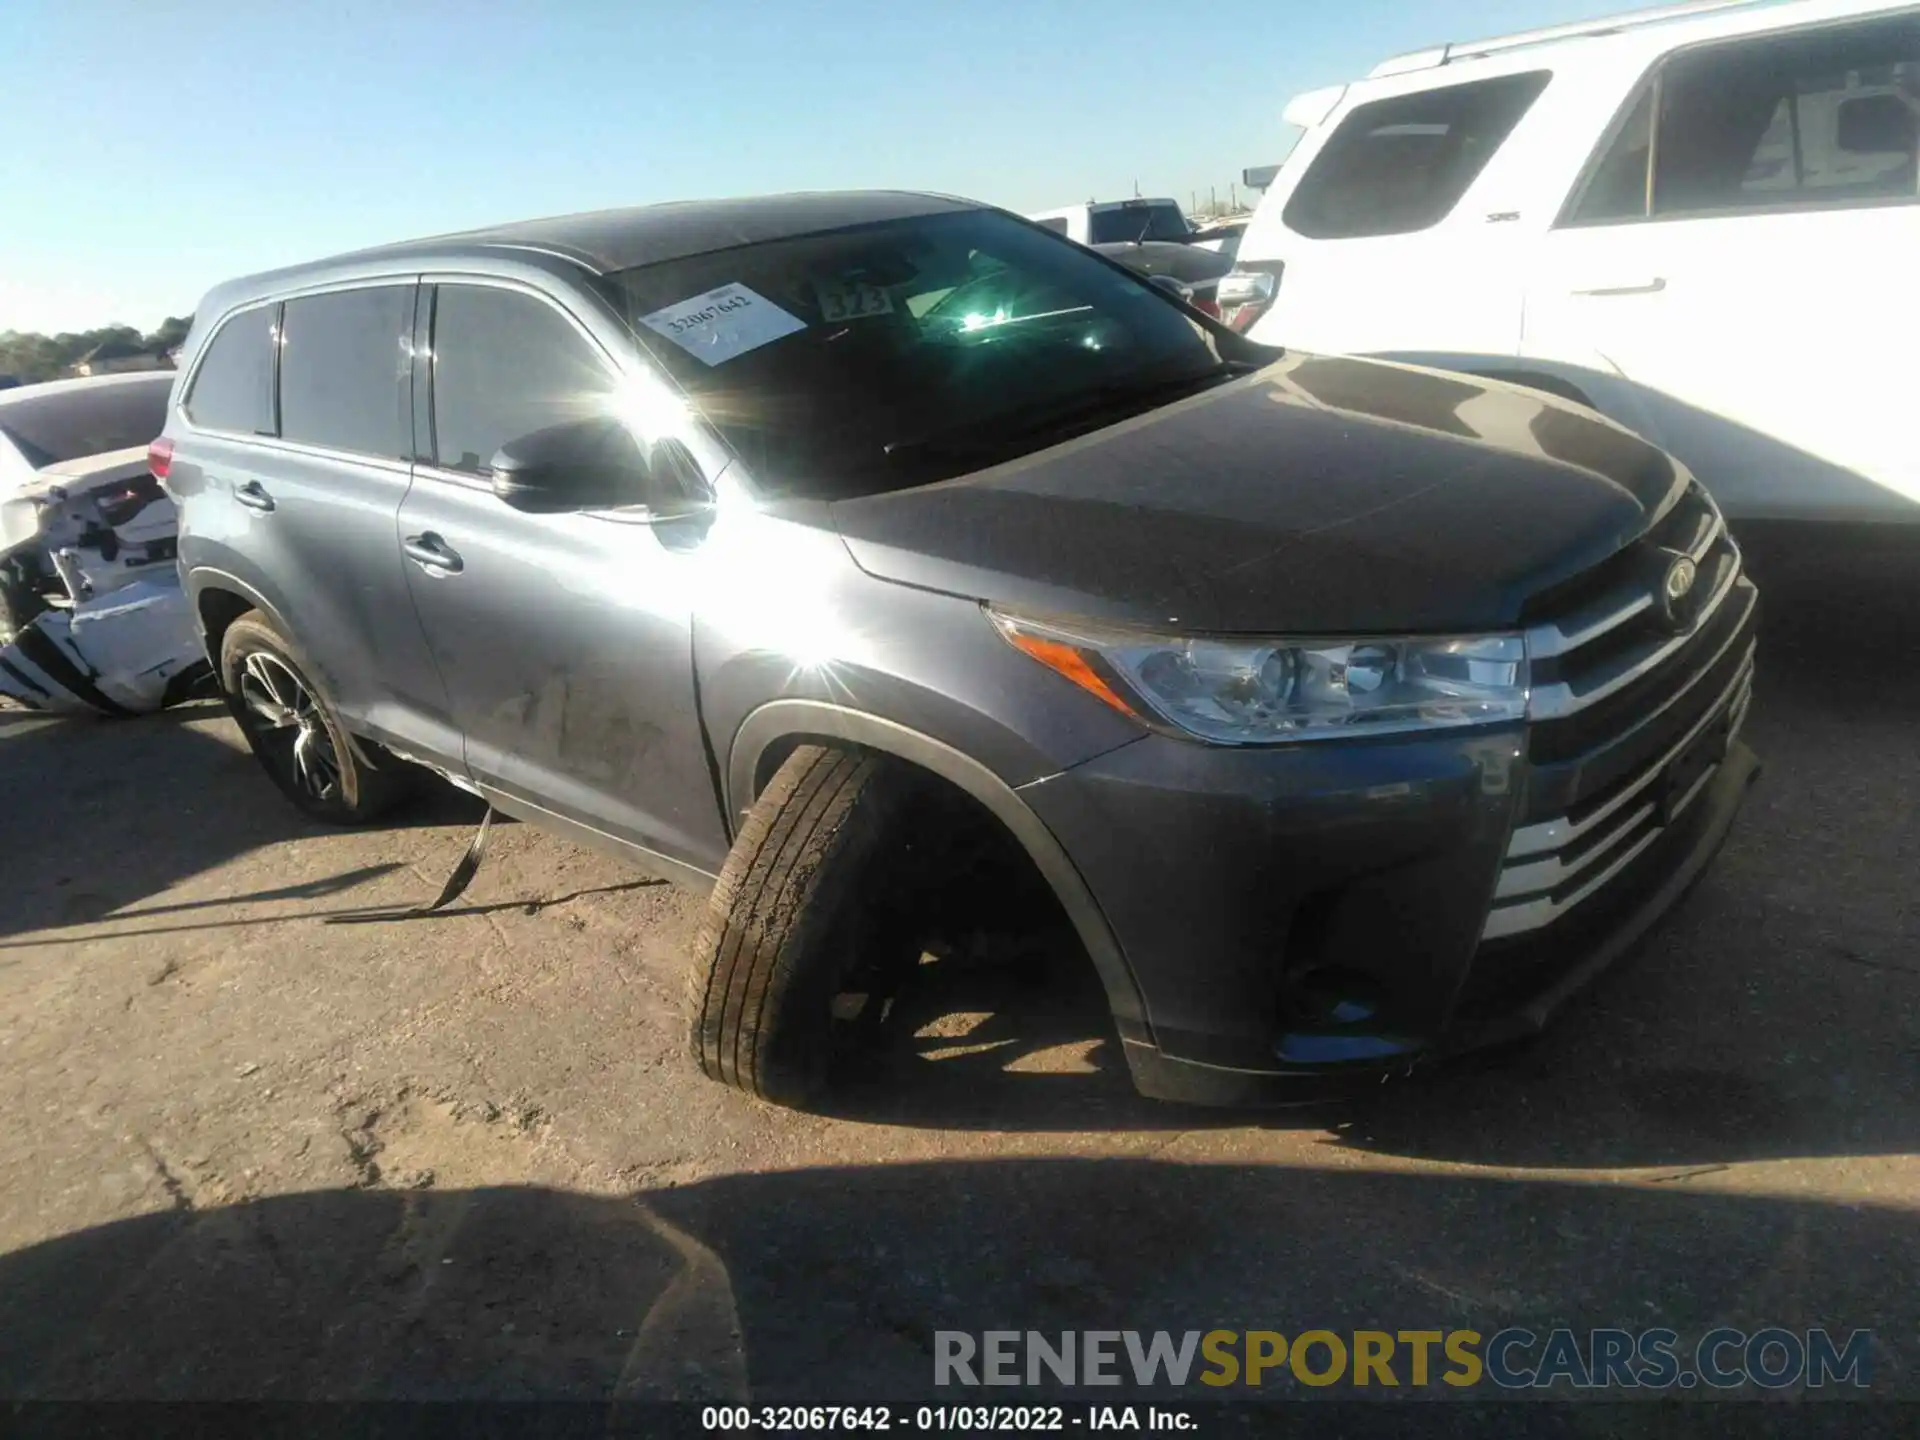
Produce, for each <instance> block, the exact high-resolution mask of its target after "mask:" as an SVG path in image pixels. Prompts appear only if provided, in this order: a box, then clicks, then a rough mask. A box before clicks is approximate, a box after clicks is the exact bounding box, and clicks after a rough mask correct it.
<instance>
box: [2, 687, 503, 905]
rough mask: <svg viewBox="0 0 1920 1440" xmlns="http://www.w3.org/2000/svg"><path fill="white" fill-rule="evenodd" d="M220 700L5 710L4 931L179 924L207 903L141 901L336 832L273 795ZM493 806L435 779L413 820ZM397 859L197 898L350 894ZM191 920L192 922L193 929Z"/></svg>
mask: <svg viewBox="0 0 1920 1440" xmlns="http://www.w3.org/2000/svg"><path fill="white" fill-rule="evenodd" d="M224 716H225V707H224V706H222V705H221V704H219V703H218V702H200V703H195V704H190V705H183V706H180V707H178V708H176V709H173V710H166V711H162V712H160V713H159V714H155V715H143V716H137V717H133V718H130V719H119V720H107V719H97V718H93V717H87V716H80V717H63V716H51V715H42V714H38V713H35V712H32V711H24V710H5V711H0V819H3V821H4V823H0V874H4V875H5V876H6V877H7V884H6V887H5V889H4V890H3V891H0V936H4V935H19V934H23V933H27V932H32V931H37V930H43V929H49V928H54V927H61V926H73V925H87V924H92V923H94V922H96V921H99V920H102V919H105V918H107V917H108V916H114V917H115V918H128V916H129V912H130V910H137V911H139V913H142V914H152V915H156V916H158V915H167V914H172V915H176V916H180V912H181V911H182V910H183V909H187V910H191V909H193V908H195V905H193V904H189V905H187V906H169V905H164V904H163V905H159V906H155V907H152V908H150V909H141V908H140V906H139V902H140V901H142V900H144V899H146V898H147V897H149V896H153V895H156V894H158V893H160V892H162V891H164V890H166V889H167V888H168V887H169V886H170V885H173V884H175V883H177V882H178V881H180V880H183V879H185V878H186V877H188V876H191V875H196V874H198V873H200V872H201V871H204V870H207V869H210V868H211V867H213V866H216V865H219V864H222V863H223V862H225V861H228V860H231V859H233V858H235V857H236V856H240V855H244V854H246V853H248V852H249V851H252V850H256V849H259V848H260V847H261V846H265V845H272V844H275V843H278V842H280V841H286V840H297V839H301V838H304V837H309V836H316V835H325V834H329V833H332V832H331V831H330V830H329V828H328V827H326V826H323V825H317V824H315V823H313V822H311V821H309V820H307V819H305V818H304V817H303V816H302V815H301V814H300V813H299V812H298V811H296V810H295V809H294V808H293V806H292V805H290V804H288V803H287V801H286V800H285V799H284V798H283V797H282V796H281V794H280V792H279V791H277V790H276V789H274V787H273V786H272V784H271V783H270V782H269V781H268V780H267V778H266V776H265V775H263V774H262V773H261V771H260V767H259V764H258V763H257V762H256V761H255V760H254V759H253V757H252V755H250V754H249V753H248V752H247V751H246V750H245V749H244V748H238V747H237V746H236V745H232V744H228V743H227V742H226V741H225V740H224V739H223V738H221V736H220V735H219V734H217V733H215V732H214V731H213V729H211V728H210V727H209V725H208V724H206V723H204V722H213V724H214V725H219V726H224V725H225V724H226V722H225V720H224ZM483 808H484V807H483V806H482V805H481V803H480V802H479V801H477V800H474V799H473V798H472V797H470V796H466V795H462V794H461V793H460V792H458V791H456V790H454V789H452V788H451V787H450V786H446V785H442V784H440V783H438V782H433V781H430V782H428V783H427V784H426V785H425V786H424V787H423V792H422V795H421V797H420V800H419V802H418V803H416V804H414V805H411V806H409V807H407V808H406V810H405V811H404V812H402V813H401V814H399V815H397V816H396V817H395V820H396V823H397V824H398V825H401V826H407V827H413V826H430V825H465V824H477V823H478V822H479V818H480V814H481V811H482V809H483ZM397 868H399V866H398V865H375V866H366V867H361V868H359V869H356V870H354V871H350V872H348V873H346V874H343V875H337V876H332V877H328V878H325V879H322V880H318V881H310V882H306V883H305V884H301V885H291V886H285V887H274V888H272V889H269V890H265V891H261V892H258V893H255V894H248V895H234V896H226V897H222V898H220V899H217V900H213V901H207V902H197V903H198V904H201V905H223V904H236V903H243V902H247V901H254V900H288V899H303V898H304V899H322V898H327V897H330V896H341V895H346V894H347V893H348V892H350V891H352V890H353V889H354V888H355V887H357V886H359V885H361V884H364V883H367V882H368V881H371V880H375V879H378V878H379V877H380V876H381V875H384V874H387V873H389V872H390V871H391V870H393V869H397ZM185 918H186V917H184V916H180V919H181V921H182V923H184V921H185Z"/></svg>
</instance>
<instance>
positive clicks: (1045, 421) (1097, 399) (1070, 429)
mask: <svg viewBox="0 0 1920 1440" xmlns="http://www.w3.org/2000/svg"><path fill="white" fill-rule="evenodd" d="M1253 368H1254V367H1253V366H1251V365H1247V364H1243V363H1241V362H1238V361H1232V360H1223V361H1222V362H1221V363H1220V364H1218V365H1216V366H1214V367H1212V368H1211V369H1208V370H1202V371H1199V372H1198V373H1190V374H1186V375H1175V376H1161V377H1159V378H1157V379H1153V380H1130V381H1108V382H1107V383H1105V384H1102V385H1095V386H1092V387H1090V388H1088V389H1086V390H1081V391H1079V392H1077V393H1075V394H1073V395H1071V396H1068V397H1067V398H1065V399H1063V400H1055V401H1050V402H1048V403H1046V404H1044V405H1034V406H1022V407H1017V408H1015V409H1012V410H1008V411H1005V412H1003V413H1002V414H999V415H995V416H991V417H989V418H987V419H985V420H971V421H967V422H965V423H963V424H959V425H949V426H947V427H946V428H944V429H940V430H934V431H932V432H930V433H928V434H926V435H920V436H917V437H915V438H914V439H912V440H894V441H889V442H888V443H887V444H885V445H883V446H881V447H880V448H881V450H882V451H883V452H884V453H885V454H886V457H887V459H888V460H890V461H895V462H901V461H910V460H921V459H927V458H930V457H934V456H947V457H954V456H972V455H989V454H996V453H998V452H1001V451H1004V450H1007V449H1010V448H1012V447H1014V446H1016V445H1019V444H1020V443H1022V442H1024V441H1028V440H1031V439H1033V438H1034V437H1035V436H1042V435H1057V436H1058V437H1059V438H1061V439H1065V438H1068V436H1069V435H1070V434H1072V433H1074V432H1075V431H1077V430H1087V429H1093V428H1095V427H1097V426H1098V425H1101V424H1109V423H1113V422H1115V421H1119V420H1124V419H1127V418H1129V417H1130V416H1133V415H1137V414H1139V413H1141V412H1142V411H1144V410H1146V409H1148V408H1150V405H1149V403H1148V402H1152V401H1162V400H1167V399H1175V398H1181V397H1180V396H1178V395H1177V394H1175V393H1174V392H1180V391H1194V392H1197V391H1200V390H1203V389H1205V388H1207V387H1208V385H1210V384H1213V383H1217V382H1219V381H1221V380H1225V379H1228V378H1230V377H1232V376H1235V375H1244V374H1246V373H1247V372H1248V371H1250V370H1252V369H1253Z"/></svg>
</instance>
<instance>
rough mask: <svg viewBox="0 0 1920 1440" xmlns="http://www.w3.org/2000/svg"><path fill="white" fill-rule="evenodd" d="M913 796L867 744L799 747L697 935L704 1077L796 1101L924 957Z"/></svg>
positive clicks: (695, 1006)
mask: <svg viewBox="0 0 1920 1440" xmlns="http://www.w3.org/2000/svg"><path fill="white" fill-rule="evenodd" d="M921 793H922V787H921V785H920V784H919V782H918V777H917V776H916V775H915V773H914V772H913V771H912V770H911V769H910V768H909V767H908V766H906V765H904V764H902V763H901V762H899V761H897V760H893V759H891V758H889V757H887V756H883V755H876V754H873V753H870V752H865V751H854V750H837V749H829V748H826V747H823V746H818V745H803V746H801V747H800V748H799V749H797V750H795V751H794V753H793V754H792V755H791V756H789V757H788V759H787V761H786V763H785V764H784V765H782V766H781V767H780V770H779V772H778V773H777V774H776V775H775V776H774V777H773V780H772V781H771V782H770V783H769V784H768V786H767V788H766V790H765V792H764V793H763V794H762V795H761V796H760V798H759V800H758V801H757V802H756V803H755V804H754V807H753V810H752V811H751V812H750V813H749V814H748V816H747V819H746V823H745V824H744V825H742V827H741V830H740V835H739V838H738V839H736V840H735V842H734V846H733V850H732V852H731V853H730V854H729V855H728V856H727V863H726V865H725V867H724V868H723V869H722V870H721V872H720V879H719V883H718V884H717V885H715V887H714V890H713V894H712V897H711V898H710V900H709V901H708V905H707V914H706V919H705V921H704V922H703V923H702V925H701V927H700V932H699V937H698V939H696V940H695V942H694V960H695V964H694V967H693V973H692V981H691V993H690V995H689V1010H690V1013H691V1019H692V1032H693V1033H692V1042H693V1054H694V1058H695V1060H696V1061H697V1062H698V1063H699V1066H700V1068H701V1069H702V1070H703V1071H705V1072H706V1074H707V1076H708V1077H709V1078H710V1079H714V1080H718V1081H720V1082H721V1083H723V1084H726V1085H731V1086H733V1087H734V1088H735V1089H738V1090H743V1091H745V1092H746V1093H747V1094H749V1095H754V1096H757V1097H759V1098H760V1099H762V1100H767V1101H771V1102H773V1103H774V1104H777V1105H787V1106H791V1107H794V1108H796V1109H804V1108H806V1107H808V1106H810V1105H812V1104H814V1103H815V1102H816V1101H817V1100H818V1099H819V1097H820V1096H821V1094H822V1092H823V1091H825V1089H826V1088H827V1084H828V1080H829V1077H830V1074H831V1071H832V1068H833V1064H834V1062H835V1060H836V1059H838V1058H840V1050H841V1047H840V1046H839V1045H838V1044H837V1043H836V1041H837V1040H838V1039H840V1038H842V1037H845V1036H847V1035H848V1034H850V1033H852V1034H858V1033H859V1032H860V1031H862V1030H871V1029H872V1028H873V1027H874V1025H875V1024H876V1023H877V1020H878V1019H879V1018H880V1017H881V1015H882V1014H883V1013H884V1004H885V999H886V997H887V996H888V995H890V994H891V992H892V989H893V987H894V985H895V984H897V982H898V980H899V977H900V976H901V975H902V974H903V973H904V972H905V971H907V970H908V969H910V968H911V966H912V965H913V963H914V962H915V961H916V960H917V959H918V958H919V954H920V949H919V943H918V942H919V938H920V937H919V935H918V932H917V931H916V929H915V923H916V921H917V920H918V918H919V917H918V916H917V915H916V914H915V908H916V907H915V905H914V903H913V902H914V900H915V898H916V896H917V894H918V892H919V890H920V886H919V885H918V884H917V883H915V876H914V874H913V870H914V868H915V867H916V866H917V865H918V863H919V862H920V860H921V858H922V857H923V855H924V853H925V851H926V848H927V847H926V845H925V844H924V843H916V841H917V840H918V839H919V837H917V836H916V835H915V833H914V831H915V829H916V827H915V826H914V824H913V817H914V814H915V812H916V808H917V807H916V802H917V801H918V800H919V798H920V796H921ZM848 1001H853V1002H855V1004H854V1006H853V1012H852V1013H851V1014H849V1013H847V1011H848V1006H847V1002H848ZM868 1007H872V1008H871V1009H869V1008H868ZM836 1017H838V1018H836Z"/></svg>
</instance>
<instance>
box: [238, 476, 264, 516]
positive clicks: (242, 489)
mask: <svg viewBox="0 0 1920 1440" xmlns="http://www.w3.org/2000/svg"><path fill="white" fill-rule="evenodd" d="M233 498H234V499H236V500H238V501H239V502H240V503H241V504H242V505H244V506H246V507H247V508H248V509H249V510H259V511H261V512H262V513H264V512H266V511H268V510H271V509H273V496H271V495H269V494H268V493H267V487H266V486H264V485H262V484H261V483H260V482H259V481H258V480H249V481H247V483H246V484H244V485H236V486H234V487H233Z"/></svg>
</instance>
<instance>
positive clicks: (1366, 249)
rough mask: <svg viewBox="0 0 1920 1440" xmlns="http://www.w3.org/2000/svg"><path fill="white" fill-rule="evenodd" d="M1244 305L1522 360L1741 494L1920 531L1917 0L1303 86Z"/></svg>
mask: <svg viewBox="0 0 1920 1440" xmlns="http://www.w3.org/2000/svg"><path fill="white" fill-rule="evenodd" d="M1286 118H1287V119H1288V120H1289V121H1290V122H1291V123H1293V124H1295V125H1299V126H1301V127H1302V128H1303V129H1304V131H1305V133H1304V134H1303V135H1302V136H1301V138H1300V140H1299V143H1298V144H1297V145H1296V146H1295V148H1294V150H1293V153H1292V154H1291V155H1290V156H1289V157H1288V159H1287V162H1286V164H1285V165H1284V166H1282V167H1281V170H1280V173H1279V175H1278V176H1277V177H1276V178H1275V180H1274V183H1273V185H1272V186H1271V187H1270V188H1269V189H1268V190H1267V192H1266V195H1265V197H1264V198H1263V199H1262V201H1261V204H1260V208H1259V211H1258V213H1257V214H1256V215H1255V217H1254V220H1253V224H1252V225H1251V227H1250V228H1249V229H1248V231H1247V234H1246V237H1245V238H1244V239H1243V240H1242V242H1241V246H1240V252H1239V256H1238V261H1237V269H1236V272H1235V273H1234V274H1233V275H1229V276H1227V277H1225V279H1223V280H1222V282H1221V288H1220V303H1221V308H1222V311H1223V313H1224V315H1225V316H1226V317H1227V319H1228V321H1229V323H1230V324H1232V325H1234V326H1235V328H1237V329H1240V330H1242V331H1246V332H1249V333H1251V334H1252V335H1253V337H1254V338H1256V339H1258V340H1261V341H1264V342H1267V343H1271V344H1285V345H1294V346H1298V347H1299V348H1301V349H1303V350H1317V351H1329V352H1341V353H1350V354H1367V355H1375V356H1381V357H1385V358H1389V359H1395V360H1402V361H1407V362H1411V363H1416V364H1423V365H1433V366H1438V367H1441V368H1444V369H1453V370H1465V371H1469V372H1472V373H1476V374H1481V375H1489V376H1502V377H1507V378H1511V379H1516V380H1519V381H1521V382H1522V383H1526V384H1530V385H1533V386H1535V387H1536V388H1539V389H1544V390H1551V391H1554V392H1556V393H1558V394H1562V395H1566V396H1570V397H1571V398H1574V399H1577V400H1582V401H1584V402H1586V403H1587V404H1590V405H1592V406H1593V407H1594V408H1595V409H1597V410H1600V411H1601V412H1603V413H1604V414H1606V415H1608V416H1610V417H1611V418H1613V419H1614V420H1616V421H1618V422H1620V423H1621V424H1623V425H1626V426H1627V427H1629V428H1631V429H1633V430H1636V431H1638V432H1640V433H1641V434H1642V435H1644V436H1646V437H1647V438H1648V439H1650V440H1652V441H1653V442H1654V443H1655V444H1657V445H1660V446H1662V447H1663V448H1665V449H1667V450H1669V451H1671V452H1672V453H1674V454H1675V455H1677V456H1678V457H1679V458H1680V459H1681V460H1683V461H1685V462H1686V464H1687V465H1688V466H1690V467H1691V468H1692V469H1693V471H1694V472H1695V473H1696V474H1697V475H1698V476H1699V477H1700V478H1701V480H1702V481H1704V482H1705V483H1706V484H1707V486H1708V487H1709V488H1710V489H1711V490H1712V491H1713V492H1714V494H1715V495H1716V497H1717V498H1718V499H1719V500H1720V503H1721V505H1722V506H1723V507H1724V508H1725V510H1726V511H1727V512H1728V513H1729V514H1730V515H1734V516H1737V517H1746V518H1778V519H1904V520H1908V521H1920V443H1916V436H1915V426H1914V423H1913V422H1914V416H1913V414H1912V413H1911V412H1912V411H1913V410H1914V408H1915V407H1916V406H1920V368H1916V364H1915V361H1914V356H1915V354H1916V353H1920V351H1917V350H1916V342H1920V187H1917V181H1916V153H1920V144H1916V137H1917V136H1920V8H1917V7H1915V6H1914V5H1913V4H1912V3H1911V0H1909V3H1907V4H1905V5H1894V4H1888V3H1885V0H1880V3H1867V0H1787V3H1772V4H1769V3H1755V0H1732V3H1728V0H1720V3H1696V4H1689V5H1675V6H1669V7H1666V8H1664V9H1661V10H1653V11H1640V12H1636V13H1634V14H1631V15H1623V16H1618V17H1615V18H1613V19H1610V20H1595V21H1589V22H1585V23H1582V24H1576V25H1564V26H1558V27H1555V28H1552V29H1548V30H1537V31H1531V32H1528V33H1526V34H1522V35H1512V36H1506V37H1503V38H1500V39H1495V40H1487V41H1480V42H1475V43H1471V44H1452V45H1443V46H1439V47H1437V48H1435V49H1432V50H1426V51H1421V52H1419V53H1417V54H1412V55H1403V56H1400V57H1397V58H1395V59H1391V60H1388V61H1385V62H1384V63H1382V64H1380V65H1377V66H1375V67H1374V69H1373V72H1372V73H1371V74H1370V75H1368V76H1367V78H1366V79H1364V80H1359V81H1356V82H1354V83H1353V84H1351V85H1343V86H1335V87H1332V88H1330V89H1326V90H1316V91H1312V92H1310V93H1308V94H1306V95H1302V96H1299V97H1298V98H1296V99H1295V100H1294V101H1293V102H1292V103H1291V104H1290V105H1289V106H1288V107H1287V111H1286Z"/></svg>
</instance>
